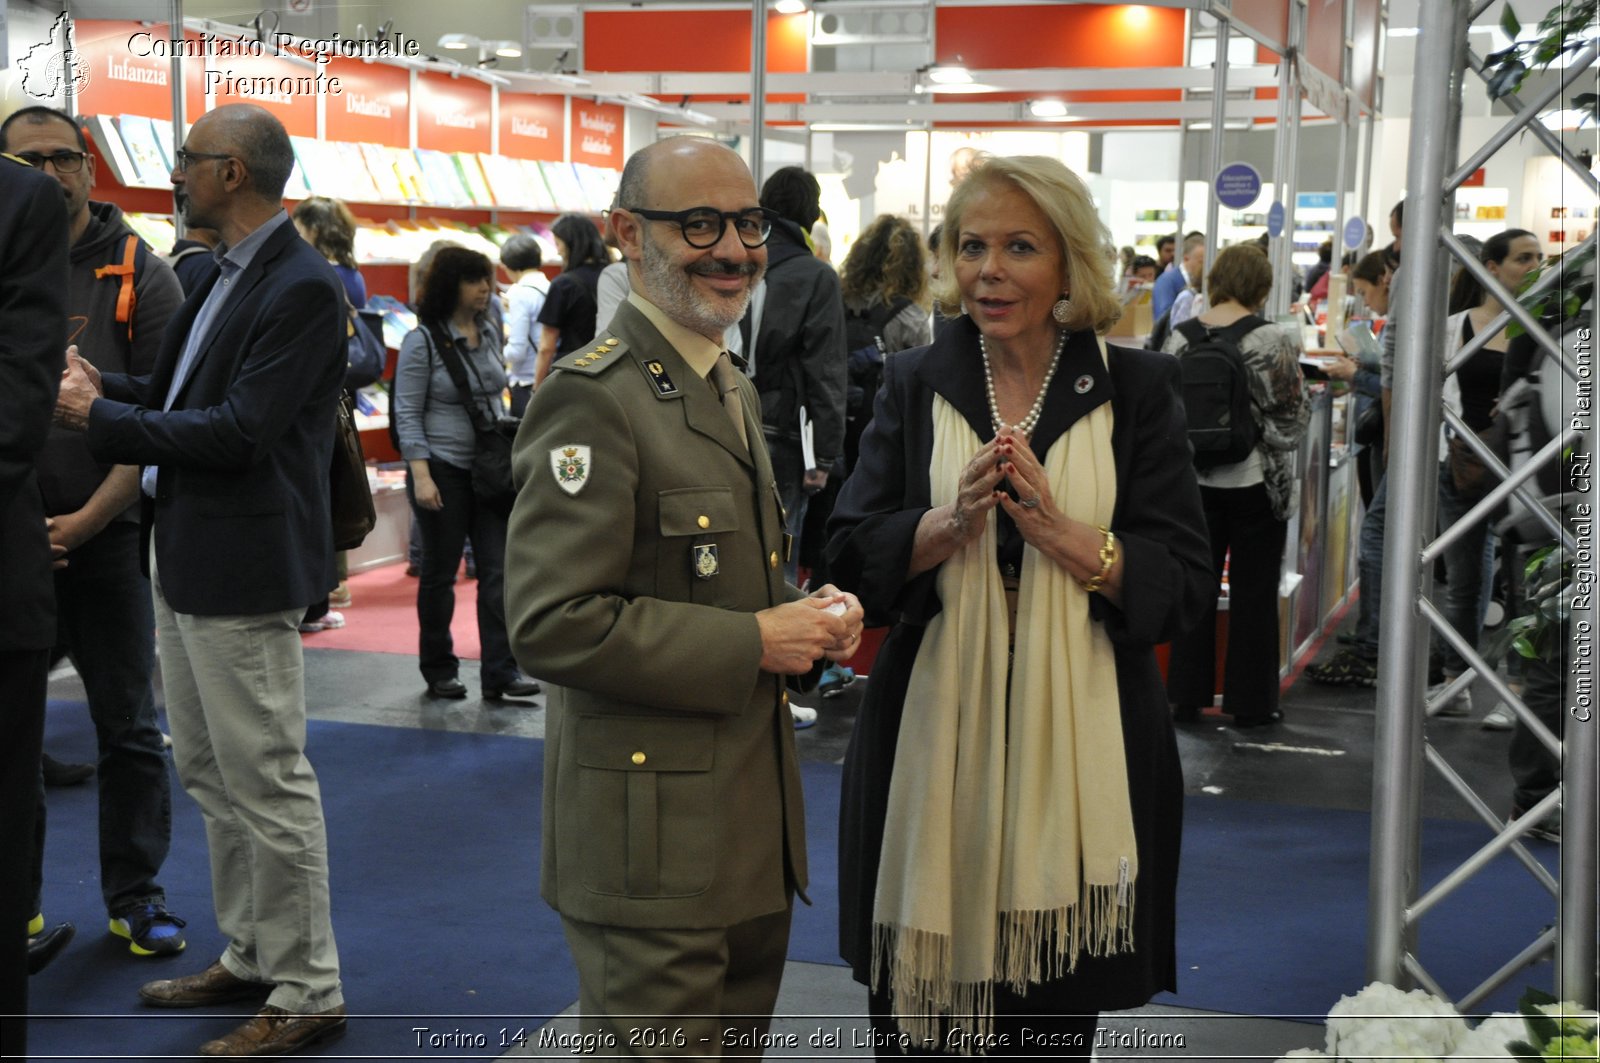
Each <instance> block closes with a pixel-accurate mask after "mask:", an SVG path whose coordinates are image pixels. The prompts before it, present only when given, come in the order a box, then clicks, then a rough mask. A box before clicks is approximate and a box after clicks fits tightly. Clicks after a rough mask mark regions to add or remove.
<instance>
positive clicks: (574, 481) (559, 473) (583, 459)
mask: <svg viewBox="0 0 1600 1063" xmlns="http://www.w3.org/2000/svg"><path fill="white" fill-rule="evenodd" d="M591 468H593V458H592V455H591V454H590V453H589V448H588V447H586V446H584V445H583V444H581V443H566V444H563V445H562V446H559V447H556V448H554V449H553V450H551V451H550V471H551V472H553V473H555V475H556V484H557V486H559V487H560V488H561V490H563V491H565V492H566V493H567V494H569V495H575V494H577V493H578V492H579V491H581V490H583V485H584V484H586V483H588V482H589V471H590V469H591Z"/></svg>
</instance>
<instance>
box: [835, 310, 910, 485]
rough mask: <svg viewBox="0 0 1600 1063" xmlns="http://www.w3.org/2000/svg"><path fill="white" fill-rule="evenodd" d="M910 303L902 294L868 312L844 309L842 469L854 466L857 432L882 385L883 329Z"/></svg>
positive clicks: (870, 409)
mask: <svg viewBox="0 0 1600 1063" xmlns="http://www.w3.org/2000/svg"><path fill="white" fill-rule="evenodd" d="M910 305H911V300H910V299H907V298H904V297H903V296H902V297H901V298H898V299H894V300H892V301H891V302H888V303H879V304H878V305H876V306H874V307H873V308H872V309H871V311H869V312H865V313H862V312H856V311H851V310H846V311H845V315H844V336H845V349H846V350H848V351H849V352H850V354H849V382H848V386H847V390H846V393H845V407H844V411H845V412H844V416H845V429H844V436H845V439H844V454H845V469H846V470H847V471H848V470H850V469H853V468H855V464H856V454H857V453H858V452H859V450H860V446H861V433H862V431H863V430H864V429H865V428H866V427H867V422H868V421H870V420H872V403H873V400H875V399H876V398H877V397H878V388H879V387H881V386H882V385H883V359H884V356H885V355H887V354H888V353H889V351H888V348H887V347H885V346H884V343H883V330H884V328H885V327H887V326H888V324H889V322H890V321H893V320H894V317H895V315H896V314H898V313H900V312H901V311H902V310H904V309H905V308H906V307H908V306H910Z"/></svg>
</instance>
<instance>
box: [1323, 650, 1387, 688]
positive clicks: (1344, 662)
mask: <svg viewBox="0 0 1600 1063" xmlns="http://www.w3.org/2000/svg"><path fill="white" fill-rule="evenodd" d="M1306 675H1308V676H1310V677H1311V680H1312V682H1315V683H1324V684H1326V685H1328V686H1336V687H1344V686H1352V685H1353V686H1363V687H1370V686H1377V685H1378V665H1377V663H1376V662H1374V661H1369V660H1367V659H1366V658H1365V657H1361V656H1358V655H1357V654H1356V653H1355V651H1353V650H1340V651H1339V652H1338V653H1336V654H1334V655H1333V656H1332V657H1330V658H1328V659H1327V660H1326V661H1324V662H1323V663H1321V664H1313V665H1310V666H1309V667H1307V668H1306Z"/></svg>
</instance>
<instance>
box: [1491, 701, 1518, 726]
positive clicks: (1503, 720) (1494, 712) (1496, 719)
mask: <svg viewBox="0 0 1600 1063" xmlns="http://www.w3.org/2000/svg"><path fill="white" fill-rule="evenodd" d="M1516 725H1517V718H1516V717H1515V716H1513V715H1512V714H1511V710H1510V709H1508V708H1506V703H1505V702H1503V701H1502V702H1499V703H1498V704H1496V705H1495V707H1494V708H1492V709H1490V710H1489V715H1487V716H1485V717H1484V718H1483V729H1484V730H1485V731H1509V730H1511V729H1512V728H1513V727H1515V726H1516Z"/></svg>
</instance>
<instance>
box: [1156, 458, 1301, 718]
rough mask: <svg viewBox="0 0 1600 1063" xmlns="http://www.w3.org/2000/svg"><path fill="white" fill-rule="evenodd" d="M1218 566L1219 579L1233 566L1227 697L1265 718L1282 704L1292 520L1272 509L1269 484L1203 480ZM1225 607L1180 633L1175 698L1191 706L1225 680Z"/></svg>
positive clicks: (1171, 691) (1171, 682)
mask: <svg viewBox="0 0 1600 1063" xmlns="http://www.w3.org/2000/svg"><path fill="white" fill-rule="evenodd" d="M1200 500H1201V502H1202V504H1203V505H1204V506H1205V513H1206V527H1207V530H1208V531H1209V532H1210V535H1211V566H1212V569H1213V571H1215V572H1216V574H1217V578H1218V581H1219V583H1218V585H1219V587H1220V585H1221V584H1220V581H1221V578H1222V566H1223V562H1224V560H1226V561H1227V565H1228V658H1227V664H1226V667H1225V670H1224V674H1223V683H1222V690H1223V694H1222V702H1223V707H1224V709H1225V710H1226V711H1227V712H1228V714H1229V715H1231V716H1232V717H1234V719H1246V720H1259V719H1261V718H1262V717H1264V716H1267V715H1269V714H1270V713H1273V712H1275V711H1277V708H1278V573H1279V571H1280V570H1281V569H1282V567H1283V547H1284V541H1285V539H1286V538H1287V535H1288V527H1289V526H1288V523H1287V522H1286V521H1282V520H1279V519H1278V518H1277V517H1274V516H1273V515H1272V506H1271V503H1270V502H1269V501H1268V499H1267V488H1266V486H1265V485H1264V484H1255V485H1254V486H1251V487H1202V488H1200ZM1216 646H1217V606H1216V602H1215V600H1213V601H1212V602H1211V603H1210V605H1209V606H1208V608H1207V609H1206V611H1205V614H1204V615H1203V616H1202V617H1201V619H1200V623H1199V624H1198V625H1196V626H1195V628H1194V629H1193V630H1192V631H1190V632H1189V633H1188V634H1186V635H1181V636H1179V637H1178V638H1176V639H1174V640H1173V643H1172V656H1171V658H1170V659H1169V661H1168V664H1167V700H1168V701H1170V702H1171V703H1172V704H1173V705H1174V706H1177V707H1179V708H1183V709H1189V708H1195V709H1200V708H1205V707H1206V706H1207V705H1210V704H1211V699H1212V692H1213V691H1215V690H1216V683H1217V668H1216V660H1217V651H1216Z"/></svg>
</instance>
